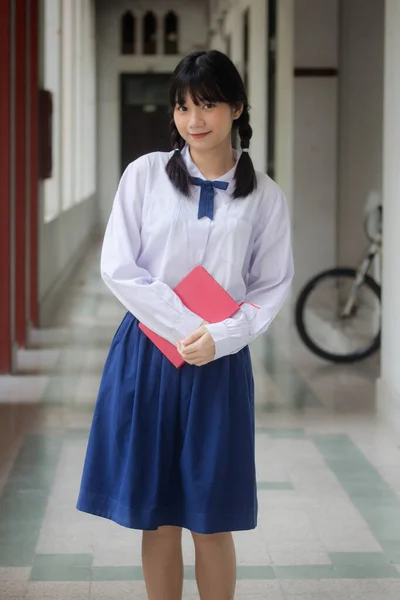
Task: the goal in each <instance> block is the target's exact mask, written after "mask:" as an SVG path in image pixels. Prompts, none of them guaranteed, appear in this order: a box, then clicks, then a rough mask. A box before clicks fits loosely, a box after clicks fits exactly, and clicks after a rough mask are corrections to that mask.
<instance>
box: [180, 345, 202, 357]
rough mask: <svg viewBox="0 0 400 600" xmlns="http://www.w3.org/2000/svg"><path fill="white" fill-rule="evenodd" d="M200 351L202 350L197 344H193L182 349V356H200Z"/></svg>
mask: <svg viewBox="0 0 400 600" xmlns="http://www.w3.org/2000/svg"><path fill="white" fill-rule="evenodd" d="M199 351H200V348H199V346H198V345H197V344H192V345H191V346H188V347H187V348H182V354H184V355H185V356H192V355H193V354H198V352H199Z"/></svg>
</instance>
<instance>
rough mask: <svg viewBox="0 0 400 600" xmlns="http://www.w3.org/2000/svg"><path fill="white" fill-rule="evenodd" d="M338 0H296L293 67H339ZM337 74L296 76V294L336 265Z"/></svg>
mask: <svg viewBox="0 0 400 600" xmlns="http://www.w3.org/2000/svg"><path fill="white" fill-rule="evenodd" d="M337 38H338V1H337V0H324V2H321V1H320V0H296V1H295V3H294V66H295V67H296V68H314V69H318V68H333V69H335V68H337V66H338V51H337V45H338V43H337ZM337 85H338V82H337V76H320V75H315V76H299V77H296V78H295V80H294V157H293V203H292V222H293V249H294V256H295V260H296V274H295V280H294V286H293V287H294V291H295V293H296V292H297V291H298V290H299V288H300V287H301V286H302V285H303V284H304V283H305V282H306V281H307V280H308V279H309V278H310V277H312V276H313V275H314V274H316V273H317V272H318V271H321V270H322V269H325V268H327V267H330V266H331V265H332V264H334V263H335V253H336V196H337V112H338V107H337V93H338V92H337Z"/></svg>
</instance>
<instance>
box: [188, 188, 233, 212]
mask: <svg viewBox="0 0 400 600" xmlns="http://www.w3.org/2000/svg"><path fill="white" fill-rule="evenodd" d="M190 181H191V182H192V183H193V185H199V186H200V187H201V190H200V202H199V211H198V214H197V218H198V219H201V218H202V217H208V218H209V219H211V220H212V219H213V217H214V188H218V189H219V190H226V189H227V187H228V185H229V183H227V182H226V181H208V180H207V179H200V177H191V178H190Z"/></svg>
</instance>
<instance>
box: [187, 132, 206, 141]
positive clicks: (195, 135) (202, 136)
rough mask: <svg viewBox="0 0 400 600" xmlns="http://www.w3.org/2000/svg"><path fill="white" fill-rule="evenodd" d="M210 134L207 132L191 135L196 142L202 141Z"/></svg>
mask: <svg viewBox="0 0 400 600" xmlns="http://www.w3.org/2000/svg"><path fill="white" fill-rule="evenodd" d="M209 133H210V132H209V131H207V132H206V133H191V134H190V135H191V136H192V138H194V139H195V140H201V139H202V138H204V137H206V135H208V134H209Z"/></svg>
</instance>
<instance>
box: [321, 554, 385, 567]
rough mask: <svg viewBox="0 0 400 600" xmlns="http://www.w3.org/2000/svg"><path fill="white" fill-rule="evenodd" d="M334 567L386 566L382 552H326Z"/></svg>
mask: <svg viewBox="0 0 400 600" xmlns="http://www.w3.org/2000/svg"><path fill="white" fill-rule="evenodd" d="M328 555H329V558H330V560H331V563H332V564H333V565H334V566H341V567H350V566H358V567H364V566H368V565H370V566H376V567H378V566H387V565H388V564H389V562H388V559H387V557H386V556H385V555H384V554H383V553H382V552H328Z"/></svg>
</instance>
